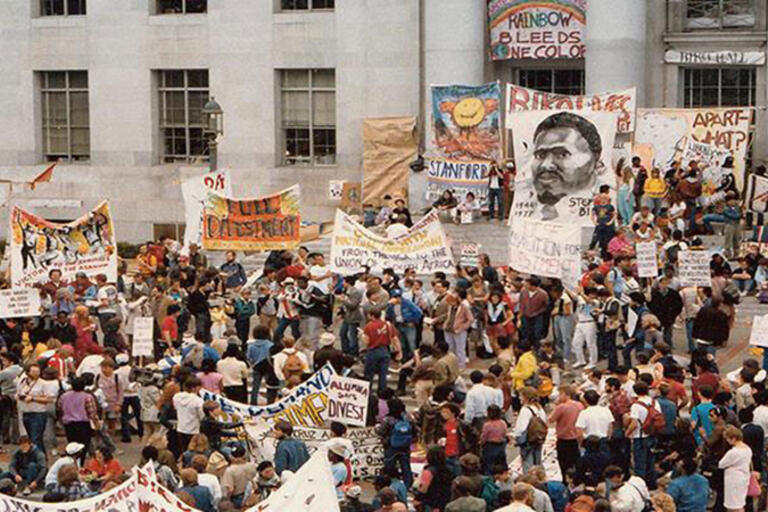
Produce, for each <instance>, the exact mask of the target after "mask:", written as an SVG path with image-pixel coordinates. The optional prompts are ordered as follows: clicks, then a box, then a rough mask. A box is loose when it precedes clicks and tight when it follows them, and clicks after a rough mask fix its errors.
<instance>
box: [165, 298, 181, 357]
mask: <svg viewBox="0 0 768 512" xmlns="http://www.w3.org/2000/svg"><path fill="white" fill-rule="evenodd" d="M180 314H181V307H180V306H179V305H178V304H171V305H170V306H168V309H167V316H166V317H165V318H164V319H163V325H162V326H161V327H160V335H161V336H162V338H163V341H164V342H165V344H166V345H167V346H168V347H173V346H176V345H177V344H178V342H179V324H178V318H179V315H180Z"/></svg>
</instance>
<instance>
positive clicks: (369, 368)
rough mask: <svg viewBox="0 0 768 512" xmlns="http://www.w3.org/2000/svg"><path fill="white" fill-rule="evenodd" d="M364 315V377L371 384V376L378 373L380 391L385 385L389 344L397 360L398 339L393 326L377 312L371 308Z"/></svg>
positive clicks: (398, 357)
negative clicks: (365, 347) (365, 322)
mask: <svg viewBox="0 0 768 512" xmlns="http://www.w3.org/2000/svg"><path fill="white" fill-rule="evenodd" d="M366 316H367V317H368V323H367V324H366V326H365V329H363V339H364V340H366V342H367V347H368V349H367V352H366V354H365V379H366V380H367V381H368V382H370V383H371V384H373V378H374V376H375V375H376V374H378V375H379V391H381V390H382V389H386V387H387V373H388V372H389V360H390V346H391V345H394V353H395V354H394V355H395V361H398V360H399V359H400V341H399V340H398V338H397V331H396V330H395V328H394V326H392V324H390V323H389V322H385V321H384V320H382V319H381V316H380V314H379V313H378V312H376V311H373V310H372V311H369V312H368V314H367V315H366Z"/></svg>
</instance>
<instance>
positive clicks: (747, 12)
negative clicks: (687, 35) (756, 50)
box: [685, 0, 755, 30]
mask: <svg viewBox="0 0 768 512" xmlns="http://www.w3.org/2000/svg"><path fill="white" fill-rule="evenodd" d="M685 7H686V9H685V28H687V29H689V30H698V29H723V28H740V27H753V26H755V1H754V0H687V2H686V6H685Z"/></svg>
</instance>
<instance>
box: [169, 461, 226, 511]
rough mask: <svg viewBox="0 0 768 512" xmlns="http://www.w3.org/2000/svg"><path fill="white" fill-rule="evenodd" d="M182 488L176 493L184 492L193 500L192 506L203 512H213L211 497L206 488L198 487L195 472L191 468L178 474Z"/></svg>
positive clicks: (214, 508)
mask: <svg viewBox="0 0 768 512" xmlns="http://www.w3.org/2000/svg"><path fill="white" fill-rule="evenodd" d="M179 476H180V477H181V484H182V486H181V487H180V488H179V490H178V491H177V492H186V493H188V494H189V495H190V496H192V498H193V499H194V504H193V506H194V507H195V508H196V509H197V510H202V511H203V512H214V511H215V510H216V507H214V505H213V495H212V494H211V491H210V490H209V489H208V487H206V486H204V485H200V483H199V482H198V480H197V471H195V470H194V469H193V468H184V469H182V470H181V473H180V474H179Z"/></svg>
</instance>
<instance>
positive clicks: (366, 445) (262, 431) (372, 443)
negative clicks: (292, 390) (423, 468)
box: [245, 422, 384, 478]
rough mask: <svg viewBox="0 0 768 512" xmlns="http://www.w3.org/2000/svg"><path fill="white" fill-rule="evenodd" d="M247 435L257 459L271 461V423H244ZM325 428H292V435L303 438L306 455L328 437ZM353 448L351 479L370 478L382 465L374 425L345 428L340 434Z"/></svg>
mask: <svg viewBox="0 0 768 512" xmlns="http://www.w3.org/2000/svg"><path fill="white" fill-rule="evenodd" d="M245 430H246V432H247V433H248V436H249V437H250V439H251V440H252V441H253V444H254V445H255V446H256V454H257V459H258V461H262V460H269V461H272V460H275V449H276V448H277V441H278V440H277V438H276V437H275V432H274V429H273V428H272V426H271V425H269V424H267V423H264V422H259V423H254V424H250V425H246V426H245ZM332 436H333V434H332V433H331V431H330V430H328V429H323V428H305V427H296V428H294V429H293V436H292V437H293V438H294V439H299V440H301V441H304V444H306V445H307V450H308V451H309V453H310V454H312V453H314V452H315V451H317V450H318V448H320V447H321V446H323V445H327V443H328V442H329V441H330V440H331V439H332ZM344 439H347V440H349V441H350V442H351V443H352V446H353V447H354V454H353V456H352V471H353V474H354V477H355V478H373V477H374V476H376V475H378V474H379V472H380V470H381V469H382V468H383V467H384V444H383V443H382V441H381V437H379V436H378V435H377V434H376V427H364V428H349V429H347V433H346V434H344Z"/></svg>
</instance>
